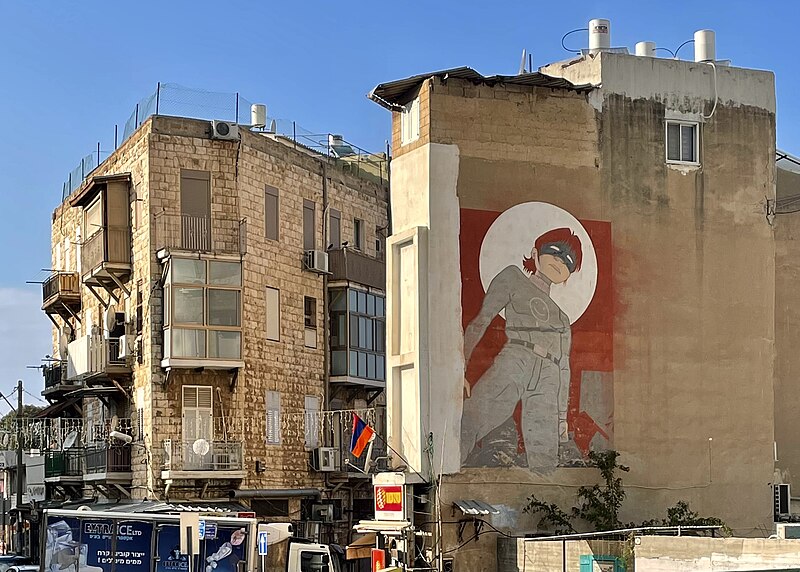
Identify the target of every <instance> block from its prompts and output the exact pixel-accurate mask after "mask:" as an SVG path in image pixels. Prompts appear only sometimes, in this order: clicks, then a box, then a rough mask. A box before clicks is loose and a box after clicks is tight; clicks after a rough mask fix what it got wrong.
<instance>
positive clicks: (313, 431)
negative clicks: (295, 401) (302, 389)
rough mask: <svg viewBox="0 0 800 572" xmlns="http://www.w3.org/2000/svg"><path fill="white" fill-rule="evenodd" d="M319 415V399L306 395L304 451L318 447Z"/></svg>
mask: <svg viewBox="0 0 800 572" xmlns="http://www.w3.org/2000/svg"><path fill="white" fill-rule="evenodd" d="M319 433H320V413H319V397H316V396H314V395H306V403H305V446H306V449H316V448H317V447H319Z"/></svg>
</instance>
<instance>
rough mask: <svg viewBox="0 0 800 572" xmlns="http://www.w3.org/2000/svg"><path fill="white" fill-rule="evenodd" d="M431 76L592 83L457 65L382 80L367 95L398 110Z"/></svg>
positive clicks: (477, 80)
mask: <svg viewBox="0 0 800 572" xmlns="http://www.w3.org/2000/svg"><path fill="white" fill-rule="evenodd" d="M431 77H438V78H442V79H450V78H455V79H464V80H468V81H472V82H474V83H483V84H486V85H495V84H498V83H506V84H514V85H527V86H539V87H551V88H558V89H568V90H573V91H588V90H590V89H594V86H592V85H590V84H581V85H575V84H573V83H572V82H570V81H567V80H565V79H564V78H560V77H553V76H549V75H545V74H543V73H539V72H533V73H524V74H519V75H493V76H484V75H482V74H480V73H479V72H477V71H475V70H474V69H472V68H469V67H460V68H451V69H447V70H441V71H436V72H430V73H424V74H419V75H415V76H411V77H408V78H406V79H399V80H396V81H390V82H388V83H381V84H379V85H377V86H376V87H375V88H374V89H373V90H372V91H371V92H370V93H369V98H370V99H371V100H372V101H374V102H375V103H377V104H378V105H382V106H383V107H385V108H386V109H390V110H391V109H397V108H399V107H400V105H401V102H402V103H406V102H407V100H408V99H409V95H410V92H411V91H413V90H415V89H417V88H418V87H419V85H420V84H421V83H422V82H423V81H425V80H426V79H428V78H431Z"/></svg>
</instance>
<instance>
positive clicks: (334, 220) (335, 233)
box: [328, 209, 342, 248]
mask: <svg viewBox="0 0 800 572" xmlns="http://www.w3.org/2000/svg"><path fill="white" fill-rule="evenodd" d="M328 234H329V235H330V238H329V239H328V244H329V245H330V248H341V247H342V213H340V212H339V211H337V210H336V209H331V214H330V228H329V229H328Z"/></svg>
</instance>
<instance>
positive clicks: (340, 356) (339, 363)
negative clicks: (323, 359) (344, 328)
mask: <svg viewBox="0 0 800 572" xmlns="http://www.w3.org/2000/svg"><path fill="white" fill-rule="evenodd" d="M331 375H347V352H345V351H338V352H331Z"/></svg>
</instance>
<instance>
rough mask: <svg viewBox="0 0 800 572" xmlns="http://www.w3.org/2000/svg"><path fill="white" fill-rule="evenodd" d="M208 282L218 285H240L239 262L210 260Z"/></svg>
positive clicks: (240, 270)
mask: <svg viewBox="0 0 800 572" xmlns="http://www.w3.org/2000/svg"><path fill="white" fill-rule="evenodd" d="M208 283H209V284H217V285H219V286H241V285H242V264H241V262H219V261H214V260H212V261H210V262H209V263H208Z"/></svg>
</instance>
